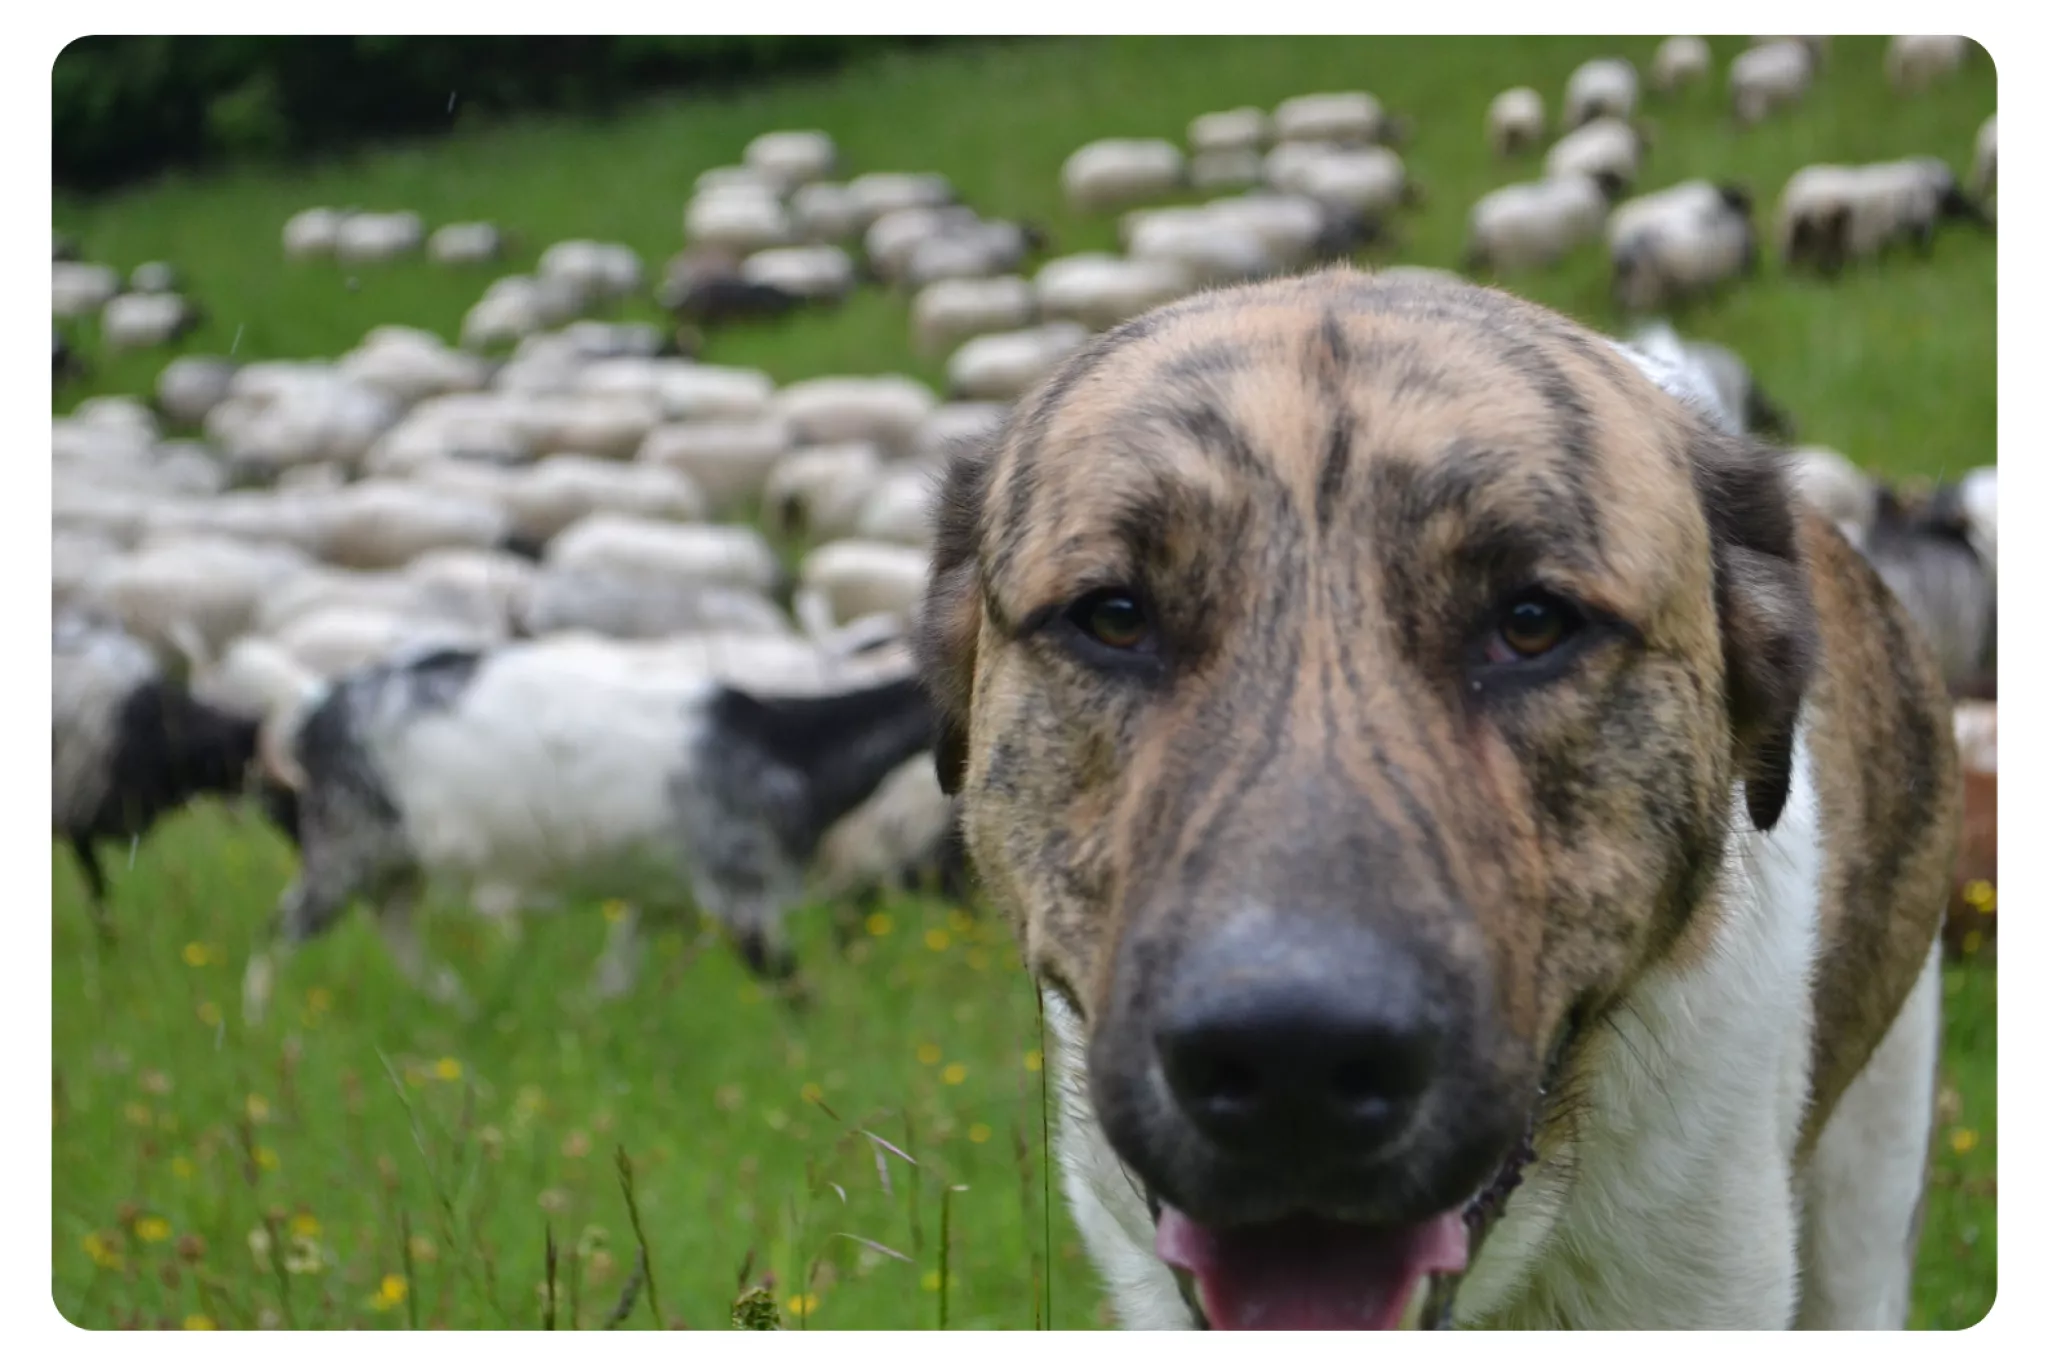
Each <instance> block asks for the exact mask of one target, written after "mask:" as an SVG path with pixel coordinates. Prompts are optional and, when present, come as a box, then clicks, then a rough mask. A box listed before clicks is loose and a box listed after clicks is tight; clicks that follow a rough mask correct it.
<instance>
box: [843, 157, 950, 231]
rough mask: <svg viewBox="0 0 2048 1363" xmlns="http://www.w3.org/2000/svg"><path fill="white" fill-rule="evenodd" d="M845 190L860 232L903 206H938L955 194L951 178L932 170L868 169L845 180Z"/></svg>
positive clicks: (948, 201) (946, 202)
mask: <svg viewBox="0 0 2048 1363" xmlns="http://www.w3.org/2000/svg"><path fill="white" fill-rule="evenodd" d="M846 191H847V193H848V194H849V195H851V196H852V198H853V202H854V205H855V207H856V209H857V211H858V213H859V215H860V224H859V228H858V230H860V231H866V230H867V228H868V226H869V224H871V223H873V222H874V221H875V220H876V219H877V218H880V217H882V216H883V215H884V214H887V213H894V212H896V211H898V210H899V209H904V208H938V207H942V206H944V205H946V204H949V203H952V202H953V200H954V197H955V196H954V193H953V184H952V181H950V180H948V179H947V178H946V177H945V176H943V175H940V174H938V173H937V172H935V171H926V172H919V173H910V172H905V171H891V170H876V171H869V172H868V173H867V174H865V175H856V176H855V177H854V178H853V179H852V180H850V181H848V182H847V185H846Z"/></svg>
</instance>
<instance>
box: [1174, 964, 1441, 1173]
mask: <svg viewBox="0 0 2048 1363" xmlns="http://www.w3.org/2000/svg"><path fill="white" fill-rule="evenodd" d="M1205 976H1206V978H1207V979H1209V980H1211V981H1214V982H1215V984H1214V985H1212V986H1211V987H1201V986H1199V985H1197V987H1196V988H1195V989H1192V990H1188V991H1186V992H1185V993H1184V994H1183V1000H1184V1001H1183V1002H1181V1003H1180V1004H1179V1006H1177V1007H1175V1008H1173V1009H1172V1010H1171V1012H1170V1013H1169V1015H1168V1018H1167V1020H1166V1023H1165V1025H1164V1026H1162V1027H1161V1028H1160V1029H1159V1031H1158V1033H1157V1045H1158V1049H1159V1058H1160V1062H1161V1065H1162V1068H1163V1069H1164V1071H1165V1075H1166V1082H1167V1086H1168V1088H1169V1089H1170V1090H1171V1091H1172V1093H1173V1097H1174V1100H1175V1101H1176V1102H1177V1103H1178V1104H1179V1105H1180V1107H1181V1110H1182V1111H1183V1112H1184V1113H1185V1114H1186V1115H1187V1117H1188V1119H1189V1120H1190V1121H1191V1122H1193V1123H1194V1125H1195V1127H1196V1128H1197V1129H1198V1130H1200V1131H1201V1132H1202V1133H1203V1134H1204V1135H1205V1136H1207V1137H1208V1138H1209V1139H1210V1140H1212V1141H1214V1142H1215V1143H1216V1144H1217V1145H1218V1146H1220V1147H1222V1148H1223V1149H1225V1150H1227V1151H1229V1152H1231V1153H1232V1154H1235V1155H1239V1156H1244V1157H1251V1158H1259V1157H1272V1158H1282V1159H1304V1160H1319V1159H1334V1160H1342V1161H1345V1162H1350V1161H1354V1160H1363V1159H1368V1158H1370V1157H1371V1156H1372V1155H1373V1154H1374V1153H1375V1152H1376V1151H1378V1150H1380V1149H1382V1148H1383V1147H1385V1146H1387V1145H1389V1144H1391V1143H1392V1142H1393V1141H1394V1140H1395V1139H1396V1138H1397V1137H1398V1136H1399V1135H1400V1134H1401V1133H1402V1131H1403V1130H1405V1129H1406V1128H1407V1126H1408V1124H1409V1123H1410V1121H1412V1120H1413V1118H1414V1116H1415V1112H1416V1109H1417V1108H1418V1107H1419V1106H1420V1104H1421V1100H1422V1098H1423V1095H1424V1094H1425V1093H1426V1092H1427V1090H1428V1088H1429V1085H1430V1081H1431V1078H1432V1077H1433V1075H1434V1074H1435V1071H1436V1064H1437V1059H1438V1056H1439V1054H1440V1052H1441V1049H1442V1043H1443V1028H1442V1025H1441V1023H1440V1021H1439V1019H1438V1017H1437V1016H1436V1012H1437V1010H1434V1009H1432V1008H1431V1007H1430V1006H1429V1003H1428V997H1429V996H1428V992H1427V990H1426V989H1425V988H1424V987H1423V982H1422V977H1421V975H1420V973H1419V972H1418V971H1415V970H1412V969H1409V968H1407V965H1406V963H1405V962H1404V961H1402V960H1401V959H1400V958H1399V956H1398V954H1397V953H1394V952H1392V951H1391V950H1389V949H1388V948H1387V947H1385V946H1384V945H1380V944H1373V945H1372V946H1371V947H1369V948H1368V949H1367V950H1366V951H1365V952H1364V953H1362V957H1361V954H1360V953H1358V952H1345V953H1342V955H1341V957H1339V958H1338V959H1335V960H1328V959H1326V960H1324V961H1321V962H1313V963H1311V964H1310V965H1308V967H1307V968H1305V969H1302V970H1297V971H1272V972H1262V973H1259V974H1254V975H1251V976H1249V977H1247V976H1246V975H1244V974H1242V973H1235V972H1233V973H1226V974H1218V975H1206V972H1200V971H1197V972H1194V975H1193V979H1191V980H1190V983H1194V982H1195V981H1197V980H1201V979H1203V978H1204V977H1205Z"/></svg>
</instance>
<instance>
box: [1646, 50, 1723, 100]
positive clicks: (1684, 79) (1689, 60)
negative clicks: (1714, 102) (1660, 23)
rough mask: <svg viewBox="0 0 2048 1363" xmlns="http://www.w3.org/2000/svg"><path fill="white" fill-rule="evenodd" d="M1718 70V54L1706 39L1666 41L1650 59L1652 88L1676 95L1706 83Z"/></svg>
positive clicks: (1662, 92)
mask: <svg viewBox="0 0 2048 1363" xmlns="http://www.w3.org/2000/svg"><path fill="white" fill-rule="evenodd" d="M1713 69H1714V54H1713V52H1712V50H1711V49H1709V48H1708V47H1707V40H1706V39H1705V38H1666V39H1665V40H1664V41H1663V42H1661V43H1659V44H1657V52H1656V55H1655V56H1653V57H1651V58H1650V86H1651V88H1652V89H1654V90H1656V91H1658V92H1659V93H1661V94H1667V95H1668V94H1673V93H1675V92H1676V91H1677V90H1678V89H1679V88H1680V87H1681V86H1686V85H1692V84H1694V83H1696V82H1698V81H1703V80H1705V79H1706V78H1707V76H1708V75H1709V73H1711V72H1712V71H1713Z"/></svg>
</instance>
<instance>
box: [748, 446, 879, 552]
mask: <svg viewBox="0 0 2048 1363" xmlns="http://www.w3.org/2000/svg"><path fill="white" fill-rule="evenodd" d="M881 475H882V455H881V451H879V450H877V449H876V448H875V447H874V446H873V445H871V444H869V443H867V442H866V441H850V442H848V443H846V444H841V445H811V446H807V447H806V448H804V449H800V450H795V451H792V452H791V453H789V454H787V455H785V456H783V458H782V459H781V460H780V462H778V463H777V464H776V465H775V468H774V470H773V471H772V472H770V473H769V475H768V485H767V487H766V488H764V489H763V491H762V494H761V501H762V510H763V511H765V512H766V513H767V516H768V523H769V524H770V525H771V526H773V527H774V528H775V530H776V531H777V532H778V533H780V534H782V535H785V536H798V535H801V536H806V537H809V538H814V539H833V538H836V537H837V536H840V535H844V534H847V533H848V532H850V531H851V530H852V529H853V526H854V523H855V522H856V521H857V520H859V518H860V509H861V506H862V504H864V503H865V502H866V501H867V499H868V495H869V494H870V493H871V492H873V491H874V489H875V486H876V484H877V483H878V482H879V481H880V479H881Z"/></svg>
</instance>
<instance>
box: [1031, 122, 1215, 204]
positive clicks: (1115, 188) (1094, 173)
mask: <svg viewBox="0 0 2048 1363" xmlns="http://www.w3.org/2000/svg"><path fill="white" fill-rule="evenodd" d="M1187 171H1188V167H1187V158H1186V157H1185V156H1184V155H1182V154H1181V150H1180V148H1179V147H1176V146H1174V145H1173V143H1171V142H1168V141H1166V140H1165V139H1164V138H1157V137H1150V138H1147V137H1108V138H1103V139H1101V140H1100V141H1096V142H1090V143H1089V144H1088V145H1086V146H1084V147H1082V148H1080V149H1079V150H1077V151H1075V152H1074V154H1073V155H1071V156H1069V157H1068V158H1067V160H1066V164H1064V165H1063V166H1061V167H1060V188H1061V189H1062V190H1063V191H1064V192H1065V194H1066V198H1067V205H1068V206H1069V207H1070V208H1072V209H1073V210H1074V211H1075V212H1077V213H1107V212H1112V211H1114V210H1116V209H1120V208H1129V207H1130V206H1132V205H1133V204H1141V203H1148V202H1150V201H1152V200H1155V199H1162V198H1165V197H1166V196H1167V195H1169V194H1172V193H1174V192H1175V191H1177V190H1179V189H1180V188H1181V187H1182V186H1183V185H1185V184H1186V183H1187Z"/></svg>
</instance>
